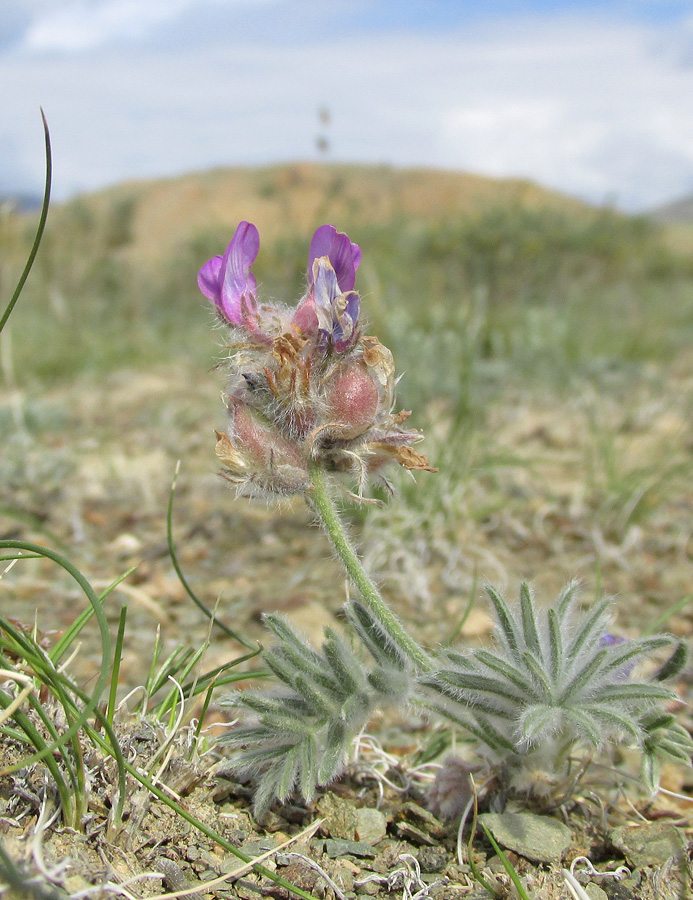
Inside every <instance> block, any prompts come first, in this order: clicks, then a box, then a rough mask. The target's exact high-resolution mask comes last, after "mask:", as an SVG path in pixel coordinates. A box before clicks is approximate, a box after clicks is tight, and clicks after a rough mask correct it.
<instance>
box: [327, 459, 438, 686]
mask: <svg viewBox="0 0 693 900" xmlns="http://www.w3.org/2000/svg"><path fill="white" fill-rule="evenodd" d="M310 476H311V482H312V486H313V490H312V492H311V493H310V495H309V502H310V504H311V506H312V507H313V509H314V510H315V512H316V513H317V515H318V517H319V519H320V522H321V523H322V525H323V527H324V529H325V531H326V533H327V536H328V537H329V539H330V541H331V542H332V544H333V546H334V548H335V550H336V551H337V555H338V556H339V558H340V559H341V561H342V563H343V564H344V568H345V569H346V570H347V574H348V575H349V578H350V579H351V580H352V581H353V583H354V584H355V585H356V587H357V588H358V590H359V592H360V594H361V596H362V597H363V599H364V601H365V603H366V605H367V607H368V609H369V610H370V611H371V613H372V614H373V615H374V616H375V618H376V619H377V620H378V622H379V623H380V625H381V626H382V628H383V629H384V630H385V631H386V632H387V634H388V636H389V637H390V639H391V640H392V642H393V643H394V644H396V645H397V646H398V647H399V648H400V650H401V651H402V652H403V654H404V655H405V656H406V657H407V658H408V659H409V660H410V661H411V662H412V664H413V666H414V668H415V669H416V670H417V671H419V672H427V671H428V670H429V669H430V668H431V665H432V663H431V660H430V659H429V657H428V656H427V655H426V653H425V652H424V651H423V650H422V649H421V647H420V646H419V645H418V644H417V643H416V641H415V640H414V639H413V638H412V637H411V636H410V635H409V634H407V632H406V631H405V630H404V628H403V627H402V625H401V623H400V622H399V621H398V620H397V617H396V616H395V615H394V614H393V612H392V611H391V610H390V608H389V607H388V606H387V604H386V603H385V601H384V600H383V598H382V597H381V595H380V591H379V590H378V588H377V587H376V586H375V583H374V582H373V579H372V578H371V577H370V576H369V575H368V573H367V572H366V570H365V569H364V567H363V564H362V562H361V560H360V559H359V557H358V554H357V553H356V551H355V550H354V548H353V546H352V544H351V541H350V540H349V538H348V536H347V533H346V531H345V529H344V525H343V524H342V521H341V519H340V517H339V513H338V511H337V507H336V505H335V502H334V500H333V499H332V497H331V495H330V490H329V486H328V483H327V478H326V477H325V473H324V472H323V470H322V468H321V467H320V466H319V465H317V464H313V465H312V466H311V468H310Z"/></svg>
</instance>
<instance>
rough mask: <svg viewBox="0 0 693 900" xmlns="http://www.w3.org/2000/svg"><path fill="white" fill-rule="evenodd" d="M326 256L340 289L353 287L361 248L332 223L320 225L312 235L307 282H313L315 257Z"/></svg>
mask: <svg viewBox="0 0 693 900" xmlns="http://www.w3.org/2000/svg"><path fill="white" fill-rule="evenodd" d="M321 256H326V257H327V258H328V259H329V261H330V265H331V266H332V268H333V269H334V271H335V275H336V276H337V284H338V285H339V289H340V291H342V293H346V291H351V290H353V288H354V284H355V282H356V270H357V269H358V267H359V264H360V263H361V248H360V247H359V245H358V244H352V242H351V241H350V240H349V238H348V236H347V235H346V234H344V233H343V232H341V231H337V229H336V228H335V227H334V225H321V226H320V228H318V230H317V231H316V232H315V234H314V235H313V239H312V241H311V242H310V253H309V254H308V282H309V284H313V283H314V276H313V272H314V269H313V264H314V263H315V260H316V259H319V258H320V257H321Z"/></svg>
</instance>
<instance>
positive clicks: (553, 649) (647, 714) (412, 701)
mask: <svg viewBox="0 0 693 900" xmlns="http://www.w3.org/2000/svg"><path fill="white" fill-rule="evenodd" d="M488 593H489V597H490V599H491V602H492V605H493V609H494V611H495V616H496V621H497V624H496V629H495V646H494V648H493V649H486V648H477V649H473V650H468V651H463V652H459V651H455V650H451V649H446V650H443V651H441V653H440V654H439V656H438V657H437V658H432V659H431V667H430V669H428V670H427V671H425V672H421V671H419V672H415V671H414V666H413V664H412V663H411V661H410V660H408V659H407V657H406V655H405V653H404V652H403V651H402V649H401V648H399V647H398V646H397V645H396V643H395V642H394V641H393V639H392V638H391V636H390V635H389V634H388V633H387V630H386V629H385V628H384V627H383V626H382V624H381V623H380V622H379V621H378V620H377V618H376V617H375V615H374V614H373V613H372V612H370V611H369V610H368V609H367V608H366V607H365V606H363V605H361V604H359V603H355V602H351V603H350V604H348V605H347V608H346V612H347V617H348V619H349V622H350V624H351V626H352V627H353V629H354V631H355V632H356V635H357V636H358V638H359V640H360V643H361V645H362V646H363V647H365V649H366V650H367V651H368V653H369V656H370V658H371V661H370V662H369V663H368V664H366V663H364V661H363V654H362V653H359V652H358V651H359V649H361V648H358V647H357V648H354V647H352V646H350V645H349V644H348V643H347V642H346V641H345V640H344V639H343V638H341V637H340V636H338V635H337V634H336V633H335V632H334V631H332V630H330V629H326V630H325V640H324V642H323V644H322V647H321V649H320V651H316V650H314V649H312V648H311V647H310V646H309V645H308V644H307V643H306V642H305V641H304V640H303V639H302V638H301V637H300V636H299V635H298V634H297V633H296V632H295V631H294V630H293V629H292V628H291V627H290V626H289V625H288V623H287V622H286V621H285V620H284V619H283V618H281V617H280V616H278V615H266V616H265V617H264V621H265V624H266V625H267V626H268V628H269V629H270V630H271V631H272V632H273V633H274V635H275V636H276V638H277V643H276V645H275V646H274V647H272V648H270V649H269V650H266V651H264V652H263V659H264V661H265V663H266V664H267V666H268V668H269V669H270V670H271V671H272V672H273V673H274V675H275V676H276V677H277V679H278V680H279V682H280V683H281V687H280V688H279V689H278V690H275V691H273V692H255V691H245V692H239V693H236V694H234V695H232V696H231V697H230V698H227V700H226V704H227V705H228V706H232V707H234V708H236V709H239V711H240V710H243V711H244V716H243V717H242V718H243V721H242V723H241V724H239V725H237V726H234V727H233V728H231V729H230V730H229V732H228V733H227V735H226V736H225V737H224V738H223V742H224V743H225V744H226V745H227V746H228V748H229V750H230V755H229V757H228V760H226V761H225V763H224V768H225V769H226V770H227V771H229V772H232V773H235V774H236V775H239V776H250V777H252V778H253V779H254V780H255V783H256V793H255V798H254V811H255V814H256V816H258V817H262V815H264V813H265V812H266V811H267V810H268V809H269V806H270V804H271V803H272V801H273V800H274V799H278V800H281V801H284V800H286V799H287V798H288V797H290V796H291V795H292V794H293V793H294V792H295V791H296V790H298V791H299V792H300V793H301V795H302V796H303V797H304V798H305V799H306V800H307V801H310V800H311V799H312V798H313V797H314V795H315V792H316V789H317V787H318V786H321V785H325V784H327V783H329V782H330V781H332V780H333V779H334V778H336V777H337V776H338V775H339V774H340V773H341V772H342V771H343V769H344V767H345V765H346V762H347V759H348V755H349V749H350V746H351V743H352V741H353V739H354V738H355V737H356V736H357V735H358V734H359V733H360V732H361V730H362V729H363V728H364V727H365V726H366V725H367V723H368V721H369V720H370V718H371V717H372V716H373V714H374V713H375V712H376V711H377V710H378V709H382V708H384V707H400V708H402V707H404V706H407V705H414V706H416V707H418V708H419V709H425V710H427V711H428V712H429V713H433V714H435V715H436V717H439V718H442V719H444V720H446V721H447V722H450V723H453V724H454V725H456V726H460V727H461V728H462V729H463V730H464V731H465V732H466V733H467V735H468V737H469V738H470V739H471V740H473V741H474V742H475V743H476V745H477V749H478V750H479V751H480V752H481V754H482V756H483V757H484V759H485V762H486V766H487V767H488V768H490V769H491V771H496V772H498V773H500V772H501V771H503V772H505V773H507V772H508V771H510V772H511V773H512V772H515V773H522V771H523V767H527V766H529V767H531V765H532V764H533V762H536V759H537V756H540V755H541V754H542V752H544V753H546V750H547V748H550V750H551V752H550V753H549V754H548V755H547V756H546V758H547V759H550V760H553V761H554V763H555V764H556V765H559V764H560V763H559V758H560V755H561V753H562V754H563V759H564V760H565V759H566V758H567V754H568V753H569V752H570V751H571V750H573V749H574V748H575V747H576V746H579V745H582V746H585V745H588V746H592V747H595V748H599V747H602V746H603V745H604V744H606V743H609V742H621V741H624V740H626V741H629V742H631V743H634V744H636V745H637V746H639V748H640V750H641V751H642V756H643V772H644V776H645V778H646V783H647V784H648V785H649V786H650V788H651V789H652V790H653V791H654V790H655V789H656V787H657V785H658V781H659V766H660V760H661V759H662V758H670V759H674V760H678V761H680V762H685V763H687V762H688V761H689V760H690V755H691V752H692V750H693V743H692V742H691V738H690V737H689V735H688V733H687V732H686V731H685V729H684V728H683V727H682V726H680V725H678V724H677V723H676V721H675V719H674V716H673V715H671V714H670V713H669V712H668V711H665V710H666V706H667V705H668V704H670V703H672V702H674V701H677V700H678V698H677V696H676V694H674V692H673V691H671V690H670V689H669V688H667V687H665V686H664V684H663V683H662V682H663V681H664V680H666V679H668V678H670V677H672V676H673V675H675V674H676V673H677V672H678V671H680V670H681V668H682V667H683V665H684V664H685V659H686V653H685V647H684V646H683V645H682V644H679V645H676V647H675V649H674V651H673V653H672V654H670V657H669V659H668V661H667V662H666V663H665V664H664V665H663V666H662V667H661V668H660V669H659V670H658V671H656V672H654V673H653V674H652V675H651V676H649V677H636V676H635V675H634V671H633V669H634V666H635V665H636V664H637V663H639V662H640V661H641V660H643V659H644V658H646V657H649V656H650V655H651V654H653V653H655V652H657V651H661V650H662V649H663V648H665V647H667V646H669V647H670V646H671V645H672V643H673V640H672V638H670V637H668V636H666V635H658V636H654V637H643V638H637V639H635V640H629V641H623V642H613V641H610V640H608V638H607V639H605V636H606V635H608V627H609V621H610V602H609V600H607V599H605V600H602V601H600V602H598V603H597V604H595V605H594V606H593V607H591V608H590V609H589V610H587V611H586V612H585V613H582V614H581V613H580V612H579V611H578V609H577V599H576V584H575V583H572V584H570V585H568V586H567V587H566V588H565V590H564V591H563V592H562V593H561V595H560V596H559V598H558V600H557V602H556V604H555V605H554V606H553V607H552V608H550V609H547V610H538V609H537V606H536V603H535V601H534V599H533V597H532V595H531V593H530V590H529V588H528V586H527V585H526V584H523V585H522V588H521V591H520V602H519V604H517V605H510V604H508V603H507V602H506V601H505V600H504V599H503V597H502V596H501V595H500V594H499V593H498V592H497V591H496V590H494V589H493V588H489V589H488ZM558 751H560V752H558Z"/></svg>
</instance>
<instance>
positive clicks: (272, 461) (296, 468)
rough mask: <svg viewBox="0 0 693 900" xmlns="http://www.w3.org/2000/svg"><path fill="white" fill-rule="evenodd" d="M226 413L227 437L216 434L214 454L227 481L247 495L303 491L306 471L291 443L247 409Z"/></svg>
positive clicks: (305, 484) (305, 483)
mask: <svg viewBox="0 0 693 900" xmlns="http://www.w3.org/2000/svg"><path fill="white" fill-rule="evenodd" d="M230 412H231V424H230V427H229V431H230V432H231V434H225V433H220V432H218V431H217V432H216V436H217V445H216V454H217V457H218V458H219V460H220V461H221V463H222V464H223V465H224V467H225V468H226V470H227V471H226V477H227V478H228V480H229V481H231V482H232V483H234V484H237V485H239V488H241V490H242V491H243V492H245V493H249V494H254V493H263V492H269V493H271V494H281V495H291V494H297V493H302V492H303V491H305V490H307V489H308V487H309V485H310V482H309V479H308V471H307V469H306V468H305V466H304V464H303V459H302V457H301V454H300V453H299V452H298V450H297V449H296V447H295V446H294V444H293V443H291V442H290V441H288V440H286V438H285V437H284V436H283V435H282V434H281V433H280V432H279V431H277V429H276V428H273V426H272V425H271V424H270V423H268V422H265V421H263V420H262V419H261V418H260V416H259V415H258V414H257V413H256V412H254V411H253V410H251V409H249V408H248V407H247V406H243V405H240V404H238V405H234V406H233V407H232V408H231V410H230Z"/></svg>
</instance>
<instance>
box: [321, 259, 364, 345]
mask: <svg viewBox="0 0 693 900" xmlns="http://www.w3.org/2000/svg"><path fill="white" fill-rule="evenodd" d="M313 282H314V284H313V299H314V302H315V313H316V315H317V318H318V330H319V331H320V332H322V333H323V334H325V335H327V338H328V340H329V341H330V343H331V344H332V346H333V348H334V349H335V350H336V351H337V352H338V353H341V352H342V351H343V350H345V349H347V347H349V346H350V345H351V343H352V342H353V339H354V337H355V335H356V325H357V323H358V316H359V309H360V300H359V295H358V294H357V293H356V291H348V292H345V293H342V291H341V290H340V285H339V284H338V282H337V273H336V272H335V270H334V269H333V268H332V265H331V263H330V261H329V260H328V259H327V258H326V257H324V256H322V257H320V258H319V259H317V260H315V262H314V263H313Z"/></svg>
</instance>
